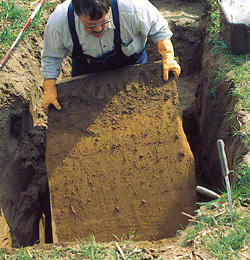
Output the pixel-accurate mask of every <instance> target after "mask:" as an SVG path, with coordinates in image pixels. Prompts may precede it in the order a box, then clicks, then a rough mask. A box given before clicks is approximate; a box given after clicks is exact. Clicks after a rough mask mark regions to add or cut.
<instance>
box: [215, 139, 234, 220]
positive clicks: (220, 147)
mask: <svg viewBox="0 0 250 260" xmlns="http://www.w3.org/2000/svg"><path fill="white" fill-rule="evenodd" d="M217 147H218V152H219V157H220V162H221V168H222V173H223V176H224V178H225V183H226V188H227V196H228V202H229V208H230V215H231V221H232V220H233V206H232V197H231V188H230V182H229V178H228V174H229V170H228V164H227V157H226V153H225V144H224V142H223V140H221V139H219V140H218V141H217Z"/></svg>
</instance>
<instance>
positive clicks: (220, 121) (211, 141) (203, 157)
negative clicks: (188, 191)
mask: <svg viewBox="0 0 250 260" xmlns="http://www.w3.org/2000/svg"><path fill="white" fill-rule="evenodd" d="M204 50H207V51H206V52H205V53H204V55H203V59H202V72H201V75H202V88H200V89H199V95H200V100H201V102H200V104H201V107H200V116H199V118H198V129H199V133H198V135H197V139H198V140H199V141H198V143H195V144H193V151H194V153H195V158H196V178H197V179H196V181H197V183H198V184H199V185H204V186H205V187H207V188H210V189H212V190H222V189H224V184H223V183H224V178H223V175H222V171H221V165H220V161H219V154H218V150H217V140H218V139H222V140H223V141H224V143H225V151H226V155H227V161H228V167H229V170H235V169H236V168H237V167H238V166H239V164H240V163H241V162H243V161H246V158H247V157H246V156H245V155H246V154H247V153H248V149H247V148H246V144H245V142H244V140H243V141H241V140H239V138H237V137H233V136H232V133H233V132H234V131H235V129H238V130H240V124H243V125H244V114H243V113H242V114H240V113H241V112H240V111H238V110H237V109H236V100H235V99H234V98H233V97H232V95H230V90H231V88H233V87H234V86H233V85H232V83H231V82H230V81H229V80H228V78H227V75H224V78H223V79H222V80H221V81H220V83H218V85H217V86H214V85H213V84H214V77H215V75H214V72H215V71H218V70H219V68H220V63H221V61H222V59H223V56H222V55H219V54H217V55H216V56H214V53H213V51H212V50H211V46H210V45H209V44H208V43H207V40H206V39H205V41H204ZM211 90H212V91H211ZM232 115H234V116H235V117H234V119H232ZM240 121H241V122H240ZM191 146H192V145H191ZM231 180H232V181H233V180H235V176H233V174H231Z"/></svg>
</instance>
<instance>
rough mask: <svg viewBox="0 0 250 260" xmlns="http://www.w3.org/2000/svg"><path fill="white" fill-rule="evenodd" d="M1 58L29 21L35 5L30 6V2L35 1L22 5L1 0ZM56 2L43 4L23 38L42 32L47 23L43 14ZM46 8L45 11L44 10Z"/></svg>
mask: <svg viewBox="0 0 250 260" xmlns="http://www.w3.org/2000/svg"><path fill="white" fill-rule="evenodd" d="M0 1H1V4H0V24H1V32H0V45H1V49H0V60H2V59H3V57H4V56H5V54H6V53H7V51H8V50H9V48H10V47H11V45H12V44H13V43H14V41H15V40H16V37H17V36H18V34H19V33H20V32H21V30H22V28H23V27H24V25H25V24H26V23H27V21H28V19H29V17H30V15H31V14H32V12H33V10H34V8H35V7H36V5H37V4H36V5H34V7H32V8H31V7H30V3H32V2H34V1H31V0H30V3H27V2H25V3H22V4H21V5H20V4H19V5H18V3H16V2H15V0H14V1H10V0H0ZM55 5H56V4H55V3H51V2H50V1H49V2H48V3H47V1H46V2H45V3H44V4H43V6H42V8H41V9H40V11H39V12H38V13H37V15H36V16H35V17H34V19H33V20H32V21H31V22H30V24H29V26H28V27H27V28H26V30H25V31H24V33H23V35H22V39H25V37H27V35H28V34H30V33H33V34H41V32H42V31H43V27H44V25H45V24H46V15H45V16H43V15H41V13H42V14H44V13H46V11H48V10H50V9H51V8H53V7H54V6H55ZM24 6H25V8H24ZM43 10H44V11H43ZM49 13H50V12H49Z"/></svg>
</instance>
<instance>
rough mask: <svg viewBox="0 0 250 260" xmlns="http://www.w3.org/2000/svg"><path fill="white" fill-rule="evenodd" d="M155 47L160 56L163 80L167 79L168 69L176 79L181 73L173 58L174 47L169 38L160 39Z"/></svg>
mask: <svg viewBox="0 0 250 260" xmlns="http://www.w3.org/2000/svg"><path fill="white" fill-rule="evenodd" d="M157 47H158V52H159V53H160V54H161V58H162V68H163V80H168V74H169V71H172V72H173V73H174V77H175V79H178V77H179V75H180V73H181V67H180V65H179V64H178V62H177V61H176V60H175V59H174V47H173V45H172V42H171V40H170V39H166V40H160V41H158V44H157Z"/></svg>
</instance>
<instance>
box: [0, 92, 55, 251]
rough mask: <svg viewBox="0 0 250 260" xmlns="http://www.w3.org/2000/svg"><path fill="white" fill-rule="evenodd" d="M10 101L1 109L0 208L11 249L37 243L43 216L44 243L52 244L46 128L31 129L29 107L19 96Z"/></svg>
mask: <svg viewBox="0 0 250 260" xmlns="http://www.w3.org/2000/svg"><path fill="white" fill-rule="evenodd" d="M10 100H11V102H9V103H8V105H5V106H2V108H1V109H0V132H1V135H0V205H1V207H2V211H3V213H4V217H5V219H6V222H7V224H8V226H9V228H10V232H11V239H12V247H23V246H29V245H33V244H34V243H36V242H39V221H40V219H41V217H42V215H45V226H46V230H45V233H46V242H51V224H50V205H49V204H48V202H49V199H48V198H49V189H48V181H47V174H46V167H45V162H44V158H45V139H46V132H45V128H44V127H37V126H34V124H33V119H32V115H31V112H30V108H29V104H28V103H27V102H26V101H25V100H24V98H23V97H22V96H12V97H11V98H10Z"/></svg>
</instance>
